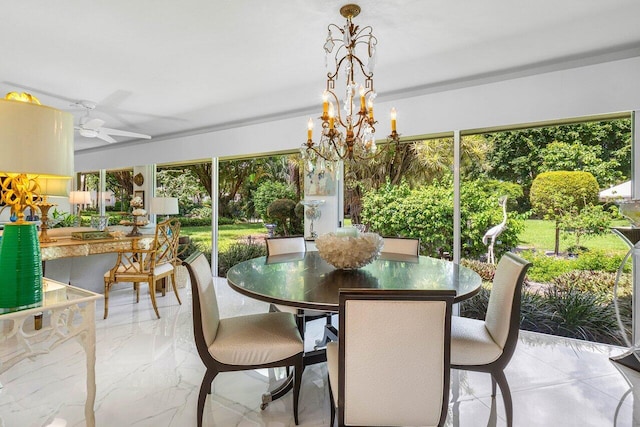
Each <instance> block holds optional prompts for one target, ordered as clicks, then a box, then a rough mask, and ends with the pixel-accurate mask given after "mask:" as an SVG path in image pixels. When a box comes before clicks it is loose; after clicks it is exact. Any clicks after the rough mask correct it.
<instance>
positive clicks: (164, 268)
mask: <svg viewBox="0 0 640 427" xmlns="http://www.w3.org/2000/svg"><path fill="white" fill-rule="evenodd" d="M170 271H173V264H171V263H168V262H167V263H164V264H160V265H156V268H155V269H154V270H153V274H154V275H156V276H162V275H164V274H166V273H168V272H170ZM119 273H124V275H127V274H130V275H131V276H136V275H138V276H140V275H143V274H140V273H138V274H136V273H135V271H134V270H131V271H127V270H126V269H125V266H124V265H120V266H118V269H117V270H116V274H119ZM109 274H111V271H107V272H106V273H104V277H109Z"/></svg>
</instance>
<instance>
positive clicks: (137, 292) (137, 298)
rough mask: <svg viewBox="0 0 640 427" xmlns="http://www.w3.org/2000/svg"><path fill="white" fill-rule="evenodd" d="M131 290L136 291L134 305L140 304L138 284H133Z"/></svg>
mask: <svg viewBox="0 0 640 427" xmlns="http://www.w3.org/2000/svg"><path fill="white" fill-rule="evenodd" d="M133 289H135V290H136V304H137V303H139V302H140V283H138V282H133Z"/></svg>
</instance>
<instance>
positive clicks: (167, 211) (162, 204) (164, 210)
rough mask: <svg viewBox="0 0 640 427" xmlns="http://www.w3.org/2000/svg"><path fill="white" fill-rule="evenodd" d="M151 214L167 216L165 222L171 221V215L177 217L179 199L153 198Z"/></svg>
mask: <svg viewBox="0 0 640 427" xmlns="http://www.w3.org/2000/svg"><path fill="white" fill-rule="evenodd" d="M149 213H152V214H156V215H166V216H165V218H164V219H165V221H166V220H167V219H169V215H177V214H178V213H180V212H179V210H178V198H177V197H152V198H151V206H150V207H149Z"/></svg>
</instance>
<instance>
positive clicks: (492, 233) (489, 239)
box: [482, 196, 507, 264]
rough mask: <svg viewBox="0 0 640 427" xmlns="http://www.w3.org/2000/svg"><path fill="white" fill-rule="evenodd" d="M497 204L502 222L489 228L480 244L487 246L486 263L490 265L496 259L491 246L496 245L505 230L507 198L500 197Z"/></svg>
mask: <svg viewBox="0 0 640 427" xmlns="http://www.w3.org/2000/svg"><path fill="white" fill-rule="evenodd" d="M498 204H499V205H500V206H502V222H501V223H500V224H498V225H494V226H493V227H491V228H490V229H489V231H487V232H486V233H484V236H483V237H482V243H483V244H485V245H487V244H489V248H488V250H487V262H489V263H491V264H495V263H496V258H495V255H494V253H493V245H494V244H495V243H496V240H498V236H499V235H500V234H502V232H503V231H504V230H505V229H506V228H507V196H502V197H500V198H499V199H498Z"/></svg>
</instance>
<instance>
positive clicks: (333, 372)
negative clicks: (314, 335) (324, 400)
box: [327, 341, 340, 407]
mask: <svg viewBox="0 0 640 427" xmlns="http://www.w3.org/2000/svg"><path fill="white" fill-rule="evenodd" d="M338 348H339V347H338V343H337V342H334V341H332V342H330V343H328V344H327V371H328V372H329V379H330V381H329V383H330V384H331V393H332V394H333V401H334V402H335V405H336V407H337V406H338V370H339V369H340V360H339V357H340V356H339V355H338Z"/></svg>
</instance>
